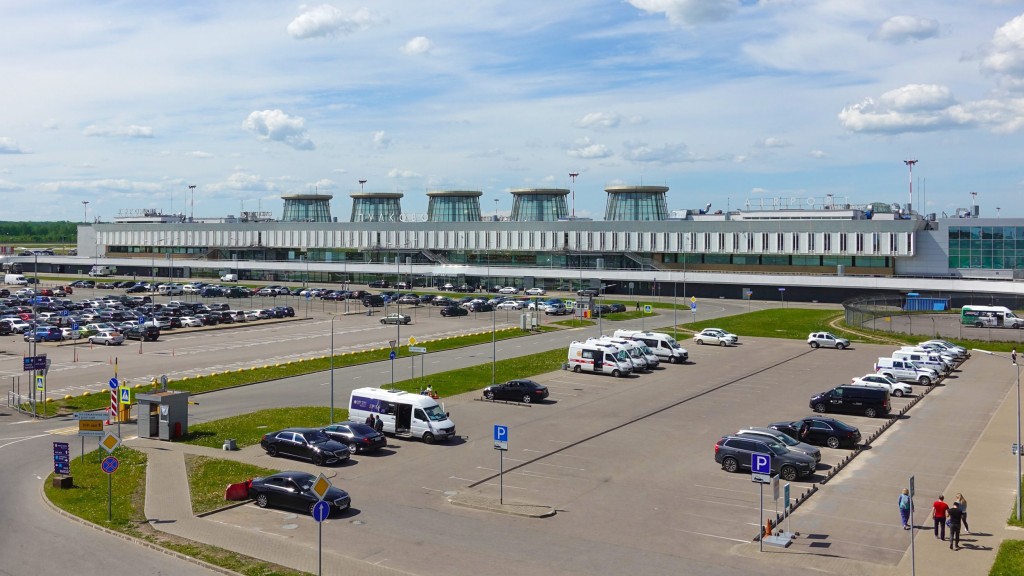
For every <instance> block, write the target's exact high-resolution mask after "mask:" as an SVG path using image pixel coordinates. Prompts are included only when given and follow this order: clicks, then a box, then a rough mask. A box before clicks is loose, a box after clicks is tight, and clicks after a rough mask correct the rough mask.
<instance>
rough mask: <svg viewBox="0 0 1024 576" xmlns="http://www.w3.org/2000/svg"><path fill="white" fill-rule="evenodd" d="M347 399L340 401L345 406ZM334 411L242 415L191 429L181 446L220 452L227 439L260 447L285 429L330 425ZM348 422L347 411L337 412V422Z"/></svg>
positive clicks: (291, 410) (317, 409) (325, 408)
mask: <svg viewBox="0 0 1024 576" xmlns="http://www.w3.org/2000/svg"><path fill="white" fill-rule="evenodd" d="M347 402H348V398H344V399H342V400H341V403H342V405H344V404H345V403H347ZM330 418H331V409H330V407H328V406H306V407H302V408H268V409H266V410H259V411H257V412H250V413H249V414H240V415H238V416H231V417H229V418H223V419H221V420H214V421H212V422H205V423H203V424H196V425H194V426H189V428H188V434H186V435H185V437H184V438H183V439H181V440H179V441H180V442H185V443H186V444H195V445H198V446H209V447H211V448H220V447H221V446H223V445H224V441H225V440H227V439H228V438H234V439H235V442H236V443H237V444H238V446H239V447H242V448H244V447H246V446H252V445H253V444H259V441H260V439H261V438H263V435H264V434H266V433H268V432H276V431H278V430H280V429H282V428H292V427H307V426H308V427H317V426H327V425H328V424H330V423H331V422H330ZM347 418H348V410H345V409H341V408H335V410H334V419H335V420H337V421H339V422H340V421H342V420H345V419H347Z"/></svg>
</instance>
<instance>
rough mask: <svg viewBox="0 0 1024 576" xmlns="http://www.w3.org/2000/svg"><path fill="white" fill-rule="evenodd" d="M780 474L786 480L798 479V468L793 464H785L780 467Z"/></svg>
mask: <svg viewBox="0 0 1024 576" xmlns="http://www.w3.org/2000/svg"><path fill="white" fill-rule="evenodd" d="M779 476H781V477H782V479H783V480H785V481H786V482H792V481H793V480H796V468H794V467H793V466H783V467H782V468H781V469H779Z"/></svg>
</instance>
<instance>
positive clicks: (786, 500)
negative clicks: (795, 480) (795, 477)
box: [782, 482, 789, 508]
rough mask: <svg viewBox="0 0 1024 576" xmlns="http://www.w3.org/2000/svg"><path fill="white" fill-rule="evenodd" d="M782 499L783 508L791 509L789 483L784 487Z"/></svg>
mask: <svg viewBox="0 0 1024 576" xmlns="http://www.w3.org/2000/svg"><path fill="white" fill-rule="evenodd" d="M782 499H783V502H782V505H783V507H784V508H789V482H786V485H785V486H783V487H782Z"/></svg>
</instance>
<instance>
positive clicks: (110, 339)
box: [89, 331, 124, 346]
mask: <svg viewBox="0 0 1024 576" xmlns="http://www.w3.org/2000/svg"><path fill="white" fill-rule="evenodd" d="M123 342H124V335H123V334H121V333H120V332H108V331H103V332H99V333H97V334H93V335H92V336H89V344H103V345H104V346H110V345H111V344H113V345H115V346H120V345H121V344H122V343H123Z"/></svg>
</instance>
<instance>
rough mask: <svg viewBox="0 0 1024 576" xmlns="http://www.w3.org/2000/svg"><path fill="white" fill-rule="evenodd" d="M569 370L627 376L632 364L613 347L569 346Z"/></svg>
mask: <svg viewBox="0 0 1024 576" xmlns="http://www.w3.org/2000/svg"><path fill="white" fill-rule="evenodd" d="M568 366H569V369H570V370H572V371H573V372H598V373H600V374H611V375H612V376H615V377H619V376H628V375H629V374H630V373H632V372H633V362H632V361H630V359H629V356H628V355H627V354H626V353H625V352H624V351H622V350H619V349H618V348H615V347H614V346H607V345H603V344H595V343H592V342H576V341H574V342H572V343H571V344H569V363H568Z"/></svg>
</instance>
